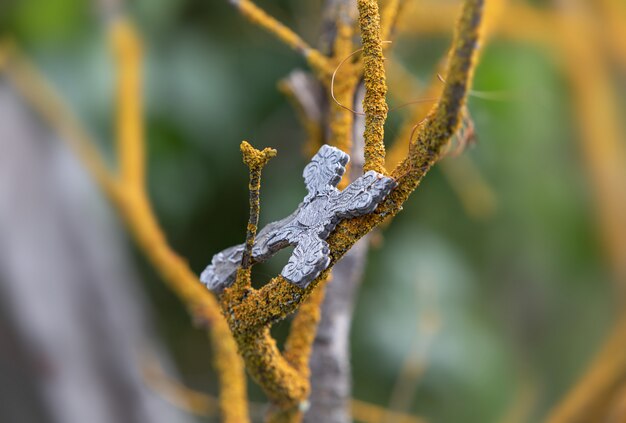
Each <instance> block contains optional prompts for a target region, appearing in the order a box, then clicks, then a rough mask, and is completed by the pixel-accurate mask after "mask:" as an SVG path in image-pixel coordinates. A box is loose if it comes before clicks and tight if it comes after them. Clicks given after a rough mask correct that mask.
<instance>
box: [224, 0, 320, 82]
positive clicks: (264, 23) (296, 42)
mask: <svg viewBox="0 0 626 423" xmlns="http://www.w3.org/2000/svg"><path fill="white" fill-rule="evenodd" d="M229 2H230V3H231V4H232V5H234V6H235V7H236V8H237V9H238V10H239V12H240V13H241V14H242V15H243V16H244V17H245V18H246V19H248V20H249V21H250V22H252V23H254V24H255V25H258V26H260V27H261V28H263V29H265V30H266V31H268V32H269V33H270V34H272V35H274V36H275V37H276V38H278V39H279V40H280V41H282V42H283V43H285V44H287V45H288V46H289V47H290V48H292V49H294V50H295V51H297V52H298V53H300V54H302V55H303V56H304V57H305V58H306V60H307V62H308V63H309V65H310V66H311V67H312V68H313V69H315V70H317V71H322V72H327V71H328V59H327V58H326V56H324V55H323V54H322V53H320V52H319V51H318V50H316V49H314V48H313V47H311V46H310V45H309V44H308V43H307V42H306V41H304V40H303V39H302V38H301V37H300V36H299V35H298V34H296V33H295V32H293V31H292V30H291V29H289V28H288V27H287V26H285V25H284V24H282V23H281V22H279V21H277V20H276V19H275V18H274V17H272V16H270V15H269V14H267V12H265V11H264V10H263V9H261V8H260V7H258V6H257V5H256V4H254V3H253V2H252V1H250V0H229Z"/></svg>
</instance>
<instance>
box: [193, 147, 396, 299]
mask: <svg viewBox="0 0 626 423" xmlns="http://www.w3.org/2000/svg"><path fill="white" fill-rule="evenodd" d="M349 159H350V157H349V156H348V155H347V154H346V153H344V152H343V151H341V150H339V149H337V148H335V147H331V146H329V145H323V146H322V147H321V148H320V149H319V151H318V152H317V154H315V156H313V159H312V160H311V162H310V163H309V164H308V165H307V166H306V167H305V168H304V172H303V176H304V183H305V185H306V188H307V190H308V192H309V193H308V194H307V196H306V197H304V200H303V201H302V203H300V205H299V206H298V208H297V209H296V210H295V211H294V212H293V213H292V214H290V215H289V216H287V217H286V218H284V219H282V220H279V221H277V222H273V223H270V224H268V225H267V226H265V227H264V228H263V229H262V230H261V231H260V232H259V233H258V235H257V237H256V241H255V243H254V247H253V248H252V257H253V259H254V261H255V262H257V263H258V262H262V261H265V260H267V259H269V258H270V257H272V256H273V255H274V254H276V253H277V252H278V251H279V250H281V249H282V248H285V247H287V246H289V245H295V246H296V247H295V249H294V250H293V253H292V255H291V257H290V258H289V261H288V262H287V265H286V266H285V267H284V268H283V270H282V272H281V275H282V276H283V277H284V278H285V279H287V280H288V281H290V282H291V283H293V284H295V285H297V286H299V287H301V288H306V287H307V285H308V284H309V283H310V282H311V281H313V280H314V279H315V278H316V277H317V276H318V275H319V274H320V273H321V272H322V271H323V270H325V269H326V268H327V267H328V265H329V264H330V249H329V248H328V244H327V243H326V241H325V239H326V238H327V237H328V235H329V234H330V233H331V232H332V231H333V230H334V229H335V227H336V226H337V224H338V223H339V222H340V221H341V220H343V219H349V218H352V217H356V216H362V215H364V214H368V213H371V212H373V211H374V210H375V209H376V207H377V206H378V203H380V202H381V201H382V200H383V199H384V198H385V196H387V194H389V192H390V191H391V190H392V189H393V188H395V186H396V182H395V181H394V180H393V179H392V178H389V177H386V176H383V175H381V174H379V173H377V172H374V171H372V170H370V171H369V172H366V173H365V174H364V175H363V176H361V177H359V178H358V179H356V180H355V181H354V182H352V183H351V184H350V185H348V187H347V188H346V189H344V190H343V191H339V190H338V189H337V188H336V186H337V184H338V183H339V181H340V180H341V177H342V175H343V173H344V172H345V169H346V168H345V166H346V164H347V163H348V160H349ZM243 251H244V244H240V245H235V246H234V247H230V248H227V249H225V250H223V251H221V252H219V253H217V254H215V255H214V256H213V260H211V264H210V265H209V266H207V268H206V269H205V270H204V272H202V274H201V275H200V280H201V281H202V282H204V283H205V284H206V285H207V287H208V288H209V289H210V290H211V291H214V292H221V291H223V290H224V289H225V288H227V287H229V286H230V285H232V283H233V282H234V280H235V276H236V273H237V268H238V267H239V266H241V259H242V256H243Z"/></svg>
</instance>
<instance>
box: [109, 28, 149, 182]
mask: <svg viewBox="0 0 626 423" xmlns="http://www.w3.org/2000/svg"><path fill="white" fill-rule="evenodd" d="M110 25H111V26H110V29H109V38H110V43H111V46H112V48H113V53H114V57H115V60H116V62H117V65H116V71H117V107H116V112H117V114H118V115H117V143H118V145H117V154H118V164H119V166H120V177H121V179H122V182H123V183H124V184H126V185H127V186H128V187H133V189H137V190H140V189H142V188H143V185H144V173H145V169H144V163H145V158H144V150H145V147H144V145H143V143H144V134H143V129H144V128H143V124H142V122H143V110H142V108H143V104H142V101H141V99H142V98H143V95H142V82H143V81H142V62H143V60H142V59H143V54H142V46H141V41H140V39H139V36H138V35H137V34H136V32H135V28H134V27H133V25H131V24H130V23H129V22H128V21H126V20H124V19H122V18H118V19H116V20H115V21H113V22H112V23H111V24H110Z"/></svg>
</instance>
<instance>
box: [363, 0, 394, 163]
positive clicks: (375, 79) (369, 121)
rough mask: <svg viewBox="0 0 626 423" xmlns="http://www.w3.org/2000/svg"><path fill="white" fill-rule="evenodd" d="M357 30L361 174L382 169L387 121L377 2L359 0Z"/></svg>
mask: <svg viewBox="0 0 626 423" xmlns="http://www.w3.org/2000/svg"><path fill="white" fill-rule="evenodd" d="M357 5H358V7H359V27H360V28H361V41H362V44H363V79H364V81H365V98H364V99H363V110H364V111H365V132H364V134H363V137H364V138H365V165H364V169H363V170H364V171H366V172H367V171H368V170H375V171H376V172H378V173H381V174H383V175H384V174H386V170H385V144H384V141H383V140H384V137H385V121H386V120H387V111H388V110H389V108H388V107H387V100H386V96H387V82H386V80H385V64H384V58H383V40H382V38H381V31H380V13H379V12H378V1H377V0H358V2H357Z"/></svg>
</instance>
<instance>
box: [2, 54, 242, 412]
mask: <svg viewBox="0 0 626 423" xmlns="http://www.w3.org/2000/svg"><path fill="white" fill-rule="evenodd" d="M6 72H7V75H8V76H9V78H10V80H11V81H12V82H13V83H14V84H15V86H16V87H17V88H18V90H19V91H20V93H21V94H22V95H23V97H24V98H25V99H26V100H27V101H28V102H29V104H31V105H32V107H33V108H34V109H35V110H36V111H37V112H38V113H39V114H40V115H41V116H42V118H43V119H44V120H45V121H47V122H48V123H49V124H50V125H51V126H52V127H53V128H54V129H55V130H57V131H58V132H59V134H60V135H61V138H62V140H63V141H65V142H66V143H67V144H68V146H69V147H70V149H72V150H73V151H74V152H75V153H76V154H77V156H78V158H79V159H80V160H81V161H82V162H83V164H84V165H85V167H86V169H87V171H88V172H90V173H91V175H92V176H93V178H94V180H95V181H96V183H97V184H98V185H99V187H100V188H101V189H102V191H103V192H104V194H105V195H106V196H107V197H108V198H109V200H110V201H111V203H112V204H113V205H114V206H115V208H116V210H117V212H118V214H119V216H120V218H121V219H122V221H123V222H124V223H125V224H126V226H127V228H128V230H129V232H130V233H131V234H132V235H133V238H134V239H135V241H136V242H137V244H138V245H139V247H140V250H141V251H142V252H143V254H144V255H145V256H146V258H147V259H148V260H149V261H150V262H151V264H152V265H153V266H154V268H155V269H156V270H157V272H158V273H159V274H160V275H161V277H162V278H163V280H164V281H165V282H166V283H167V285H168V286H169V287H170V288H171V289H172V290H173V291H174V292H175V293H176V294H177V295H178V296H179V298H180V299H181V300H182V302H183V303H184V304H185V305H186V307H187V309H188V310H189V312H190V314H191V315H192V317H193V319H194V321H195V322H197V323H198V324H199V325H200V326H201V327H203V328H207V329H208V335H209V337H210V340H211V344H212V347H213V351H214V364H215V368H216V370H217V374H218V376H219V380H220V386H221V391H220V411H221V413H222V418H223V421H224V422H228V423H241V422H247V421H249V417H248V410H247V393H246V386H245V372H244V367H243V362H242V360H241V358H240V357H239V355H238V354H237V346H236V344H235V342H234V339H233V337H232V335H231V333H230V330H229V328H228V325H227V323H226V320H225V319H224V318H223V317H222V315H221V313H220V310H219V306H218V304H217V301H216V299H215V298H214V297H213V295H212V294H211V293H210V292H209V291H207V290H206V288H204V287H203V286H202V285H201V284H200V283H199V281H198V277H197V276H196V275H195V274H194V273H193V271H192V270H191V269H190V268H189V266H188V264H187V263H186V262H185V260H183V259H182V258H181V257H180V256H179V255H178V254H177V253H176V252H175V251H173V250H172V249H171V247H170V246H169V244H168V242H167V240H166V238H165V235H164V234H163V232H162V230H161V228H160V226H159V224H158V222H157V220H156V217H155V215H154V212H153V210H152V207H151V205H150V202H149V200H148V197H147V194H146V193H145V188H144V187H141V186H139V187H138V186H136V185H130V184H127V183H126V182H127V181H124V180H120V179H119V178H118V177H117V175H116V174H115V173H113V172H112V171H111V170H110V169H108V167H107V165H106V163H104V161H103V159H102V155H101V154H100V152H99V151H98V149H97V148H96V147H95V142H94V140H93V139H92V138H91V136H90V135H89V133H88V131H87V130H86V129H84V128H83V126H82V124H81V123H80V122H79V121H78V120H77V119H76V118H75V117H74V114H73V113H72V112H71V111H70V109H69V108H68V107H67V106H66V105H65V104H64V102H63V101H62V100H61V99H60V97H59V96H58V95H57V94H56V93H55V91H54V90H53V89H52V88H51V87H50V85H49V84H48V83H47V81H46V80H45V78H44V77H43V76H42V75H41V74H40V73H39V72H38V71H37V69H36V68H35V67H34V66H32V65H31V64H30V63H29V62H28V61H27V60H26V59H25V58H23V57H22V56H21V55H20V54H18V53H17V52H14V54H12V55H11V57H10V62H9V63H8V65H7V67H6ZM119 82H120V83H122V81H119ZM130 86H132V85H130ZM120 90H121V87H120ZM118 93H120V95H123V96H126V93H123V94H122V93H121V92H120V91H118ZM118 104H119V103H118ZM135 107H136V106H133V107H131V108H128V109H127V111H130V112H131V113H129V114H128V115H125V116H122V114H121V113H119V114H118V115H117V116H118V119H139V118H140V114H138V113H134V111H136V110H137V109H136V108H135ZM139 108H140V106H139ZM119 125H120V126H121V123H120V124H119ZM130 125H131V126H140V125H142V124H141V123H140V122H131V123H130ZM139 133H143V130H140V132H139ZM138 146H143V141H142V142H140V143H138ZM141 148H143V147H141ZM143 157H144V155H143V151H141V152H139V154H138V155H137V156H136V158H137V159H139V158H140V159H141V160H142V161H143V160H144V159H143Z"/></svg>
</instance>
